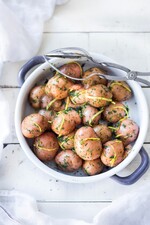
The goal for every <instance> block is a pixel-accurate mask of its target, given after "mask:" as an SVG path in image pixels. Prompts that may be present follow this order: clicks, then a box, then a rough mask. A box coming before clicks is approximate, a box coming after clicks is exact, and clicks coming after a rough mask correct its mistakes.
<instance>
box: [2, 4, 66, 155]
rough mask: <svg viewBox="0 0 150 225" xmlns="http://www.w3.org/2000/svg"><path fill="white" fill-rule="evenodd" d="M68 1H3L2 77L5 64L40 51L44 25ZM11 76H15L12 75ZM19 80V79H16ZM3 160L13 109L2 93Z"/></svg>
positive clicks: (28, 57)
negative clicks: (57, 6) (10, 115)
mask: <svg viewBox="0 0 150 225" xmlns="http://www.w3.org/2000/svg"><path fill="white" fill-rule="evenodd" d="M67 1H68V0H25V1H20V0H3V1H2V0H0V75H1V70H2V66H3V63H4V62H7V61H11V62H16V61H21V60H28V59H30V58H31V57H32V56H34V55H36V53H37V52H38V50H39V47H40V44H41V40H42V32H43V26H44V22H45V21H46V20H48V19H49V18H50V17H51V16H52V15H53V12H54V9H55V6H56V5H60V4H63V3H65V2H67ZM10 75H11V74H10ZM14 79H15V77H14ZM0 103H1V107H0V125H1V126H0V127H1V129H0V158H1V153H2V147H3V142H4V140H5V139H6V137H7V136H8V134H9V131H10V126H9V124H10V122H9V113H8V112H10V109H9V106H8V103H7V101H6V99H5V96H4V95H3V94H2V92H0Z"/></svg>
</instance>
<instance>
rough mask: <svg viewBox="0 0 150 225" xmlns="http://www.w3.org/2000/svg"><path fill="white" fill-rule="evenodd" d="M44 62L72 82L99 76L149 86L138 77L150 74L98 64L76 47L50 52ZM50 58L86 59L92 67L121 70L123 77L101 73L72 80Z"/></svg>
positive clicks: (148, 83) (119, 66)
mask: <svg viewBox="0 0 150 225" xmlns="http://www.w3.org/2000/svg"><path fill="white" fill-rule="evenodd" d="M43 57H44V60H45V61H46V62H47V63H49V65H50V67H51V68H53V69H54V70H55V71H57V72H58V73H59V74H61V75H63V76H65V77H68V78H69V79H72V80H78V81H83V80H86V79H88V78H90V77H92V76H94V75H99V76H100V77H103V78H106V79H107V80H115V81H128V80H134V81H137V82H141V83H144V84H146V85H150V81H147V80H145V79H143V78H139V76H150V72H138V71H132V70H130V69H128V68H126V67H124V66H121V65H118V64H116V63H110V62H98V61H97V60H95V59H93V57H92V56H91V55H90V54H89V53H88V52H87V51H86V50H84V49H82V48H78V47H68V48H60V49H56V50H53V51H51V52H50V53H48V54H46V55H44V56H43ZM52 58H68V59H74V60H81V59H82V60H83V59H87V60H89V61H90V62H91V63H93V65H94V66H99V67H101V68H103V69H108V68H115V69H118V70H122V71H124V72H125V75H124V76H114V75H111V74H101V73H92V74H90V75H89V76H87V77H86V78H74V77H70V76H69V75H67V74H64V73H62V72H61V71H60V70H59V69H58V68H56V67H55V66H54V64H53V63H51V62H50V60H51V59H52Z"/></svg>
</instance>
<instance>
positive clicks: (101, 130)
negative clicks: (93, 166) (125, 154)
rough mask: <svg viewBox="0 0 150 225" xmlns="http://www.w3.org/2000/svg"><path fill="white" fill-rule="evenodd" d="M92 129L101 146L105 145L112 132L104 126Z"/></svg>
mask: <svg viewBox="0 0 150 225" xmlns="http://www.w3.org/2000/svg"><path fill="white" fill-rule="evenodd" d="M93 129H94V131H95V133H96V134H97V136H98V137H99V138H100V140H101V142H102V144H104V143H106V142H107V141H109V140H110V139H111V138H112V131H111V129H110V128H109V127H108V126H107V125H106V124H98V125H96V126H94V127H93Z"/></svg>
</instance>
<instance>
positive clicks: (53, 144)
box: [34, 132, 59, 161]
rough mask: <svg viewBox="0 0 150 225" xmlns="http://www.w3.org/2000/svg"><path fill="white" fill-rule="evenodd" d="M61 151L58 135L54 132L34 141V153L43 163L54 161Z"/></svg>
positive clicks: (42, 135) (44, 134)
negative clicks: (59, 150)
mask: <svg viewBox="0 0 150 225" xmlns="http://www.w3.org/2000/svg"><path fill="white" fill-rule="evenodd" d="M58 149H59V144H58V141H57V138H56V135H55V134H54V133H53V132H45V133H43V134H41V135H40V136H39V137H36V138H35V141H34V153H35V155H36V156H37V157H38V158H39V159H40V160H41V161H50V160H52V159H53V158H54V157H55V156H56V154H57V151H58Z"/></svg>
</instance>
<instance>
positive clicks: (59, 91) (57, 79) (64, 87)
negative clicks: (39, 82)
mask: <svg viewBox="0 0 150 225" xmlns="http://www.w3.org/2000/svg"><path fill="white" fill-rule="evenodd" d="M71 85H73V83H72V82H71V81H70V80H69V79H68V78H66V77H64V76H61V75H60V74H56V75H55V76H54V77H52V78H51V79H49V81H48V83H47V84H46V87H45V92H46V94H47V95H48V96H51V95H52V96H53V98H54V99H64V98H66V97H67V96H68V91H69V88H70V87H71Z"/></svg>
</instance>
